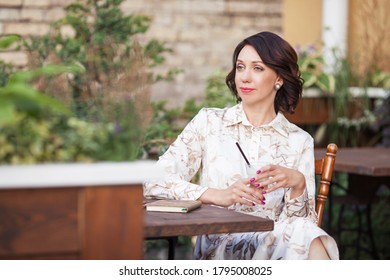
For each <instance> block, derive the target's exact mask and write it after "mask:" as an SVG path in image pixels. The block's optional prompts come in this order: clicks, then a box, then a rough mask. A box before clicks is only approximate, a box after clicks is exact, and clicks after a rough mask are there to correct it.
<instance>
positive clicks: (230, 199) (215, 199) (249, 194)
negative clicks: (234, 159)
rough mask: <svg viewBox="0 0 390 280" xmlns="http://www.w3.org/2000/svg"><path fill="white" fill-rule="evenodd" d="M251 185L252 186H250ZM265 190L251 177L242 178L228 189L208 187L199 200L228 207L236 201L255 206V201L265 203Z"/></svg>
mask: <svg viewBox="0 0 390 280" xmlns="http://www.w3.org/2000/svg"><path fill="white" fill-rule="evenodd" d="M249 185H250V186H249ZM262 192H263V190H262V189H260V188H259V185H258V184H257V183H256V182H254V180H252V181H251V178H248V179H240V180H238V181H236V182H235V183H233V184H232V185H231V186H230V187H229V188H227V189H212V188H209V189H207V190H206V191H205V192H204V193H203V194H202V195H201V196H200V197H199V200H200V201H202V202H203V203H208V204H214V205H219V206H224V207H228V206H230V205H233V204H235V203H241V204H245V205H248V206H255V203H258V204H265V203H264V196H263V194H262Z"/></svg>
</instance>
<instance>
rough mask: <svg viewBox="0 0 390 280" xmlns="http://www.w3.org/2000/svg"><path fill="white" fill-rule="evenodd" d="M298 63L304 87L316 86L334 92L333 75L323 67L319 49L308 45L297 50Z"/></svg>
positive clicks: (327, 91) (323, 62)
mask: <svg viewBox="0 0 390 280" xmlns="http://www.w3.org/2000/svg"><path fill="white" fill-rule="evenodd" d="M298 65H299V69H300V71H301V76H302V78H303V79H304V84H303V87H304V88H311V87H316V88H319V89H321V90H323V91H324V92H326V93H330V94H334V92H335V77H334V75H333V74H332V73H327V72H326V71H325V69H324V66H325V61H324V57H323V55H322V53H321V51H320V50H319V49H316V48H315V47H314V46H308V47H307V48H304V49H303V50H300V51H298Z"/></svg>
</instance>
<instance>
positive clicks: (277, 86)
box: [275, 83, 281, 91]
mask: <svg viewBox="0 0 390 280" xmlns="http://www.w3.org/2000/svg"><path fill="white" fill-rule="evenodd" d="M280 87H281V84H279V83H276V84H275V89H276V91H278V90H279V89H280Z"/></svg>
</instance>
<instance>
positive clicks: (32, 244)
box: [0, 161, 160, 260]
mask: <svg viewBox="0 0 390 280" xmlns="http://www.w3.org/2000/svg"><path fill="white" fill-rule="evenodd" d="M158 176H160V173H159V171H158V170H156V166H155V165H154V162H153V161H140V162H129V163H91V164H84V163H74V164H41V165H31V166H0V178H1V180H0V225H1V227H0V259H105V260H108V259H142V258H143V240H144V237H143V222H144V221H143V187H142V182H143V180H145V179H146V178H157V177H158Z"/></svg>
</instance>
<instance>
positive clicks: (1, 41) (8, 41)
mask: <svg viewBox="0 0 390 280" xmlns="http://www.w3.org/2000/svg"><path fill="white" fill-rule="evenodd" d="M19 39H20V36H19V35H7V36H5V37H2V38H0V49H7V48H8V47H9V46H11V45H12V44H13V43H15V42H16V41H18V40H19Z"/></svg>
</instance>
